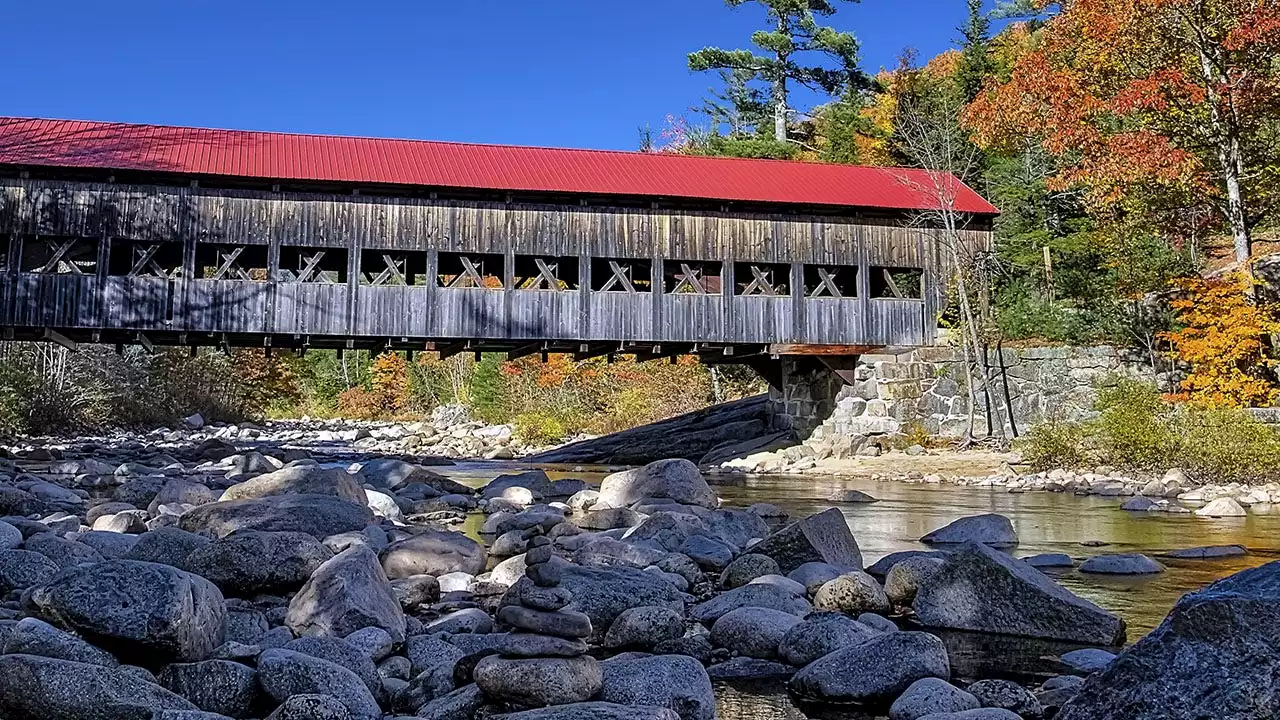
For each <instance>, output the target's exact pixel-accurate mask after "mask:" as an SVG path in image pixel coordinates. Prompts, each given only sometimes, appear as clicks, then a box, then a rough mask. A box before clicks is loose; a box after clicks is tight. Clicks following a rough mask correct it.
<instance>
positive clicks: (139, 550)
mask: <svg viewBox="0 0 1280 720" xmlns="http://www.w3.org/2000/svg"><path fill="white" fill-rule="evenodd" d="M210 542H212V540H210V539H209V538H207V537H205V536H203V535H197V534H195V533H193V532H187V531H186V530H182V529H180V528H176V527H158V528H156V529H155V530H151V531H150V532H145V533H142V534H141V535H139V536H138V541H137V542H136V543H134V544H133V547H131V548H129V552H127V553H125V554H124V558H123V559H125V560H140V561H142V562H153V563H160V564H161V565H171V566H173V567H176V568H183V567H186V564H187V558H188V557H190V555H191V553H193V552H195V551H196V550H198V549H199V548H202V547H204V546H205V545H208V544H209V543H210Z"/></svg>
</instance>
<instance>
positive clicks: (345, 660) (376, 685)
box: [284, 636, 383, 699]
mask: <svg viewBox="0 0 1280 720" xmlns="http://www.w3.org/2000/svg"><path fill="white" fill-rule="evenodd" d="M284 649H285V650H289V651H291V652H297V653H302V654H303V655H310V656H311V657H314V658H320V659H321V660H325V661H327V662H331V663H333V664H334V665H338V666H340V667H344V668H346V669H348V670H350V671H351V672H353V673H355V674H356V677H359V678H360V680H361V682H363V683H364V684H365V687H367V688H369V693H370V694H371V695H373V697H374V698H375V699H379V698H382V697H383V690H382V678H381V677H379V675H378V666H377V665H374V664H373V659H372V658H370V657H369V656H368V655H365V654H364V653H363V652H361V651H360V650H359V649H358V648H356V647H355V646H354V645H352V644H351V643H349V642H347V641H346V640H344V639H342V638H335V637H314V636H313V637H301V638H298V639H297V640H293V641H291V642H289V643H288V644H287V645H285V646H284Z"/></svg>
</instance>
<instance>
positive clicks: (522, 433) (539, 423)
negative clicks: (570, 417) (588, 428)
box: [513, 412, 569, 445]
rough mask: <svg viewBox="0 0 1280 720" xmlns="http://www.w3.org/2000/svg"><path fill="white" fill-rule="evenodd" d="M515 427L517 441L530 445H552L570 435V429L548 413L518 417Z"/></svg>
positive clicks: (526, 414) (535, 413) (532, 413)
mask: <svg viewBox="0 0 1280 720" xmlns="http://www.w3.org/2000/svg"><path fill="white" fill-rule="evenodd" d="M513 425H514V428H513V430H514V434H515V437H516V439H517V440H519V441H520V442H523V443H525V444H528V445H550V444H552V443H556V442H559V441H561V440H563V439H565V438H566V437H568V435H569V429H568V428H567V427H565V424H564V423H563V422H561V421H560V419H559V418H556V417H554V416H552V415H548V414H546V413H537V412H530V413H524V414H522V415H517V416H516V419H515V422H514V423H513Z"/></svg>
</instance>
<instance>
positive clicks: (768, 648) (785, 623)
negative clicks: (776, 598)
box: [711, 607, 800, 660]
mask: <svg viewBox="0 0 1280 720" xmlns="http://www.w3.org/2000/svg"><path fill="white" fill-rule="evenodd" d="M799 624H800V618H798V617H796V616H795V615H792V614H790V613H785V612H782V611H781V610H770V609H769V608H760V607H743V608H738V609H737V610H733V611H731V612H727V613H725V614H724V615H721V616H720V619H718V620H716V621H715V623H714V624H713V625H712V626H711V642H713V643H715V644H716V645H717V646H718V647H722V648H728V649H729V650H730V651H732V652H733V653H734V654H736V655H741V656H746V657H753V658H759V659H761V660H772V659H774V658H776V657H777V656H778V643H780V642H781V641H782V638H783V637H784V636H786V634H787V632H788V631H790V630H791V629H792V628H794V627H795V626H796V625H799Z"/></svg>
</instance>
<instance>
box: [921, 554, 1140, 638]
mask: <svg viewBox="0 0 1280 720" xmlns="http://www.w3.org/2000/svg"><path fill="white" fill-rule="evenodd" d="M913 607H914V608H915V611H916V619H917V620H918V621H919V622H920V623H921V624H923V625H926V626H930V627H940V628H951V629H955V630H972V631H975V632H989V633H999V634H1002V635H1022V636H1026V637H1036V638H1045V639H1049V640H1064V641H1067V642H1078V643H1083V644H1093V645H1119V644H1122V643H1123V642H1124V637H1125V626H1124V621H1123V620H1121V619H1120V618H1119V617H1117V616H1115V615H1113V614H1111V613H1109V612H1107V611H1106V610H1103V609H1102V608H1100V607H1098V606H1097V605H1094V604H1093V603H1091V602H1089V601H1088V600H1085V599H1084V598H1081V597H1078V596H1076V595H1074V594H1072V593H1071V591H1070V590H1067V589H1066V588H1064V587H1062V586H1061V585H1059V584H1057V583H1056V582H1054V581H1053V580H1052V579H1051V578H1049V577H1048V576H1046V575H1045V574H1044V573H1042V572H1040V571H1039V570H1036V569H1035V568H1033V567H1031V566H1030V565H1028V564H1026V563H1024V562H1022V561H1020V560H1015V559H1014V558H1012V557H1010V556H1009V555H1006V554H1005V553H1003V552H1000V551H999V550H994V549H992V548H990V547H988V546H986V545H983V544H979V543H970V544H969V545H966V546H964V547H963V548H962V549H961V550H959V551H958V552H956V553H954V554H953V555H952V556H951V557H950V558H949V559H948V560H947V561H946V562H945V564H944V565H943V566H942V567H941V568H940V569H939V570H938V571H937V572H936V573H934V574H933V575H932V576H930V577H928V578H925V579H923V581H922V582H921V584H920V586H919V588H918V589H917V590H916V597H915V602H914V604H913Z"/></svg>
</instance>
